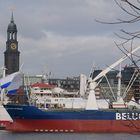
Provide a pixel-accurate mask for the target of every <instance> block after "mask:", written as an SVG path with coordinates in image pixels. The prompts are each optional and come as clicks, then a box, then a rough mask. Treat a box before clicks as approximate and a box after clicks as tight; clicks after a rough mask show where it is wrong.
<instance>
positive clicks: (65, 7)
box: [0, 0, 139, 77]
mask: <svg viewBox="0 0 140 140" xmlns="http://www.w3.org/2000/svg"><path fill="white" fill-rule="evenodd" d="M11 6H13V7H15V10H14V19H15V23H16V24H17V28H18V41H19V50H20V52H21V64H22V63H24V66H23V70H24V71H25V72H26V73H30V74H39V73H41V72H42V71H44V69H46V67H47V69H49V70H50V71H52V72H53V73H54V74H55V76H57V77H59V76H69V75H74V76H75V75H79V74H80V73H86V74H88V73H89V70H90V69H91V65H92V63H93V61H94V62H95V63H96V65H97V67H101V68H103V67H105V66H106V64H107V65H108V64H111V63H112V62H114V61H115V60H116V59H117V58H118V56H120V52H119V50H118V49H117V48H116V47H115V45H114V43H113V42H114V41H116V40H117V39H116V37H115V36H114V35H113V32H116V31H117V30H119V29H121V28H123V27H127V26H126V25H125V26H123V27H122V25H119V26H114V25H104V24H99V23H97V22H95V19H99V20H103V21H104V20H105V21H113V20H115V19H116V18H118V17H120V16H121V17H122V16H123V15H121V11H120V9H119V8H118V7H117V6H116V4H115V3H114V1H107V0H59V1H58V0H41V1H38V0H30V1H27V0H24V1H19V0H11V1H5V0H1V5H0V9H1V13H0V19H1V20H0V30H1V32H0V44H1V47H0V51H1V54H0V55H1V57H2V59H3V52H4V50H5V46H6V45H5V42H6V30H7V26H8V24H9V22H10V18H11V17H10V16H11V15H10V14H11V13H10V10H9V7H11ZM136 27H139V25H137V26H135V28H136ZM2 59H0V63H1V65H3V60H2Z"/></svg>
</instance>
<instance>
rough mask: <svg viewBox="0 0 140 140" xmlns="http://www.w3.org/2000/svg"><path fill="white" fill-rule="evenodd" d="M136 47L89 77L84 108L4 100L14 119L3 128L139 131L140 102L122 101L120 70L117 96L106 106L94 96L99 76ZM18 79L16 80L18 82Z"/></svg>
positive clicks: (106, 131) (56, 130)
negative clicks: (44, 106)
mask: <svg viewBox="0 0 140 140" xmlns="http://www.w3.org/2000/svg"><path fill="white" fill-rule="evenodd" d="M138 49H140V47H137V48H136V49H134V50H133V51H132V52H130V53H128V54H127V55H125V56H124V57H122V58H121V59H119V60H118V61H116V62H115V63H113V64H112V65H110V66H109V67H108V68H106V69H105V70H103V71H102V72H101V73H100V74H98V75H97V76H96V77H95V78H94V79H92V78H89V79H88V86H87V91H86V92H87V93H88V98H87V104H86V107H85V109H63V108H61V109H51V110H43V109H40V108H37V107H36V106H34V105H32V104H31V103H30V102H29V103H28V104H6V105H4V107H5V109H6V110H7V112H8V113H9V115H10V116H11V118H12V119H13V122H11V123H10V124H8V125H7V126H6V129H7V130H8V131H12V132H75V133H77V132H78V133H79V132H81V133H83V132H91V133H132V132H140V105H139V104H138V103H135V105H132V104H130V102H129V103H127V102H124V100H123V98H122V97H121V94H120V91H121V90H120V87H121V70H119V74H118V97H117V100H116V101H114V102H112V103H110V107H109V108H107V109H100V108H99V107H98V104H97V100H96V97H95V88H96V87H97V86H98V84H99V82H100V81H101V79H102V77H104V76H105V75H106V74H107V73H108V72H109V71H110V70H111V69H113V68H114V67H116V66H117V65H119V64H120V63H122V62H123V61H124V60H125V59H126V58H127V57H129V56H130V55H131V54H133V53H134V52H135V51H137V50H138ZM134 79H135V78H134ZM17 80H18V79H16V80H15V81H16V82H17ZM18 83H19V82H18ZM14 87H15V86H14ZM129 88H130V87H128V89H129Z"/></svg>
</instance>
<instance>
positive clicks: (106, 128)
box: [6, 120, 140, 133]
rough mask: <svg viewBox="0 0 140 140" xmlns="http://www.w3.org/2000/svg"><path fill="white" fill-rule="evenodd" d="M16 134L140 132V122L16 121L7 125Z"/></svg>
mask: <svg viewBox="0 0 140 140" xmlns="http://www.w3.org/2000/svg"><path fill="white" fill-rule="evenodd" d="M6 129H7V130H9V131H15V132H94V133H95V132H96V133H107V132H111V133H116V132H120V133H122V132H127V133H131V132H140V121H137V120H135V121H126V120H125V121H124V120H94V121H92V120H63V121H62V120H15V121H14V122H13V123H11V124H9V125H7V128H6Z"/></svg>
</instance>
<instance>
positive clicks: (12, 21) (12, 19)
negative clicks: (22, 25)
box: [11, 11, 14, 23]
mask: <svg viewBox="0 0 140 140" xmlns="http://www.w3.org/2000/svg"><path fill="white" fill-rule="evenodd" d="M11 23H14V16H13V11H12V15H11Z"/></svg>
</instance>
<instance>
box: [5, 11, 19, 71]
mask: <svg viewBox="0 0 140 140" xmlns="http://www.w3.org/2000/svg"><path fill="white" fill-rule="evenodd" d="M19 56H20V52H19V51H18V41H17V26H16V24H15V23H14V17H13V13H12V16H11V21H10V23H9V25H8V28H7V41H6V51H5V52H4V58H5V59H4V64H5V67H6V74H11V73H13V72H17V71H18V70H19Z"/></svg>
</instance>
